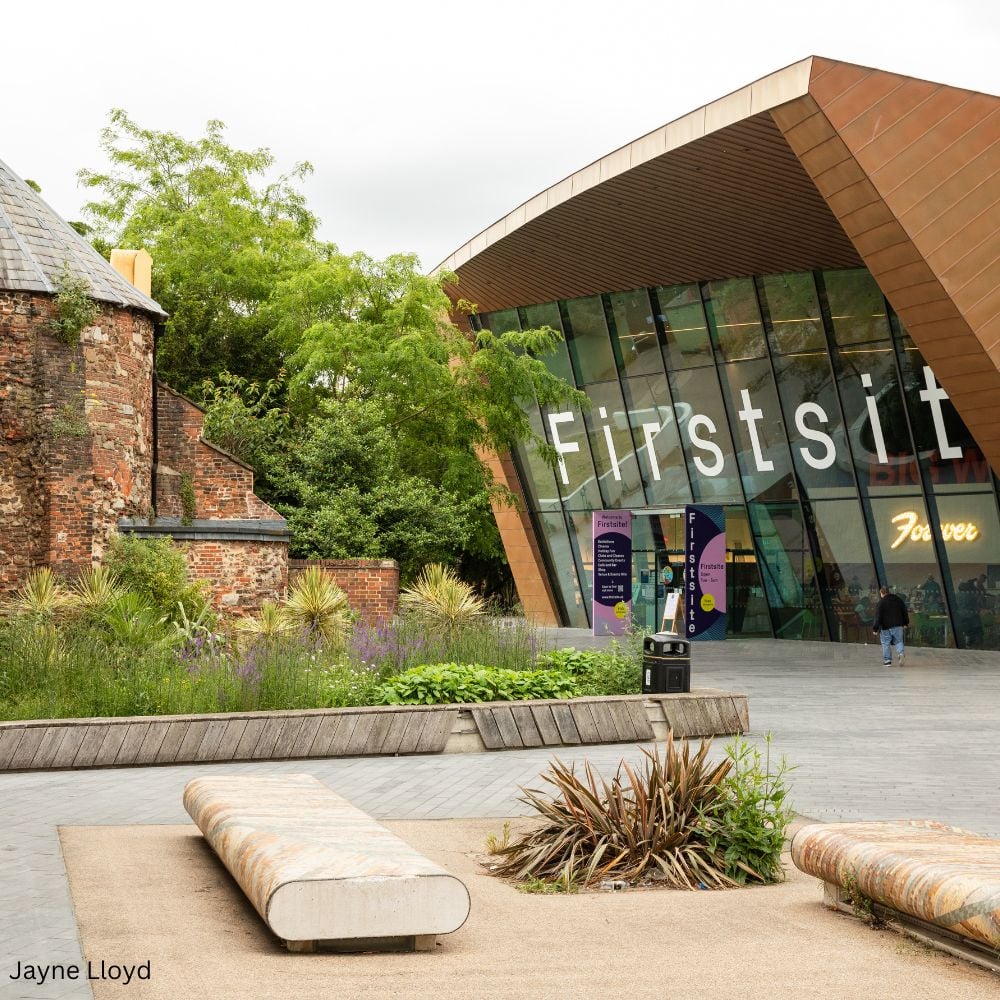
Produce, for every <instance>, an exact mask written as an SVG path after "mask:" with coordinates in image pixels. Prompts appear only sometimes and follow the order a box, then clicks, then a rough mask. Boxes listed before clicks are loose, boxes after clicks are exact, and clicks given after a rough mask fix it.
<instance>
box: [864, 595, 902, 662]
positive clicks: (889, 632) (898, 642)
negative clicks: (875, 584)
mask: <svg viewBox="0 0 1000 1000" xmlns="http://www.w3.org/2000/svg"><path fill="white" fill-rule="evenodd" d="M879 596H880V597H881V600H880V601H879V602H878V607H877V608H876V609H875V621H874V622H873V623H872V634H873V635H877V636H878V637H879V638H880V639H881V640H882V664H883V665H884V666H886V667H891V666H892V650H891V647H892V646H895V647H896V653H897V655H898V656H899V665H900V666H902V665H903V663H904V662H905V661H906V650H905V649H904V648H903V629H904V628H906V626H907V625H909V624H910V615H909V613H908V612H907V610H906V604H905V603H904V602H903V599H902V598H901V597H898V596H897V595H896V594H890V593H889V588H888V587H882V588H880V589H879Z"/></svg>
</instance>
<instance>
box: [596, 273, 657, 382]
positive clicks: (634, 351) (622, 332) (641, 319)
mask: <svg viewBox="0 0 1000 1000" xmlns="http://www.w3.org/2000/svg"><path fill="white" fill-rule="evenodd" d="M609 301H610V303H611V317H612V321H613V322H614V331H613V333H614V336H615V338H616V340H617V342H618V356H619V357H620V358H621V361H622V373H623V374H625V375H649V374H652V373H657V374H660V375H662V374H663V362H662V361H661V360H660V339H659V336H658V335H657V333H656V323H655V321H654V319H653V308H652V306H651V305H650V302H649V292H648V291H646V289H645V288H640V289H638V290H636V291H633V292H617V293H616V294H614V295H611V296H609Z"/></svg>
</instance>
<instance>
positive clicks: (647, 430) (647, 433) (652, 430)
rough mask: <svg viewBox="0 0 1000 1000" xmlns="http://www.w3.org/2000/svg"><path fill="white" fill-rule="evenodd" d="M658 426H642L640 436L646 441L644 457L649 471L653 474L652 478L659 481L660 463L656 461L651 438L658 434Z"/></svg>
mask: <svg viewBox="0 0 1000 1000" xmlns="http://www.w3.org/2000/svg"><path fill="white" fill-rule="evenodd" d="M660 430H661V428H660V425H659V424H643V425H642V436H643V437H644V438H645V441H646V457H647V458H648V459H649V469H650V471H651V472H652V473H653V478H654V479H655V480H656V481H657V482H659V481H660V463H659V462H657V461H656V450H655V449H654V448H653V438H655V437H656V435H657V434H659V433H660Z"/></svg>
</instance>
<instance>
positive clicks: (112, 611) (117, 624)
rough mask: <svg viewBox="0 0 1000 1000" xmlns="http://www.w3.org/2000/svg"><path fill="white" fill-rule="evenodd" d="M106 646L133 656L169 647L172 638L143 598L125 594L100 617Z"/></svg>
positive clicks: (161, 617)
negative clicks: (119, 648) (127, 651)
mask: <svg viewBox="0 0 1000 1000" xmlns="http://www.w3.org/2000/svg"><path fill="white" fill-rule="evenodd" d="M101 624H102V625H103V627H104V630H105V634H106V637H107V640H108V642H110V643H112V644H114V645H117V646H123V647H125V648H126V649H129V650H135V651H136V652H145V651H150V650H156V649H160V648H165V647H168V646H170V645H171V644H172V643H173V641H174V636H173V635H172V634H171V632H170V631H169V630H168V628H167V616H166V615H164V614H161V613H160V612H159V611H158V610H157V609H156V608H155V607H153V606H152V604H150V603H149V601H148V600H146V598H145V596H144V595H142V594H137V593H135V592H133V591H126V592H125V593H124V594H121V595H119V596H118V597H117V598H115V600H114V601H112V603H111V605H110V606H109V607H108V609H107V610H106V611H105V612H104V613H103V614H102V615H101Z"/></svg>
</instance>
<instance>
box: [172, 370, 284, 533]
mask: <svg viewBox="0 0 1000 1000" xmlns="http://www.w3.org/2000/svg"><path fill="white" fill-rule="evenodd" d="M204 420H205V413H204V411H203V410H202V409H201V408H200V407H198V406H196V405H195V404H194V403H193V402H191V400H190V399H187V398H186V397H184V396H182V395H180V393H177V392H174V390H173V389H171V388H170V387H169V386H166V385H164V384H163V383H162V382H158V383H157V393H156V435H157V441H158V451H159V456H158V462H157V467H156V513H157V516H159V517H184V516H186V515H187V516H189V517H192V518H250V519H253V520H257V519H261V518H263V519H271V518H277V517H280V516H281V515H280V514H278V513H277V511H275V510H273V509H272V508H271V507H269V506H268V505H267V504H266V503H264V501H263V500H261V499H259V498H258V497H257V496H255V495H254V492H253V469H251V468H250V466H248V465H245V464H244V463H243V462H241V461H240V460H239V459H238V458H236V457H235V456H233V455H229V454H227V453H226V452H224V451H223V450H222V449H221V448H217V447H216V446H215V445H213V444H212V443H211V442H209V441H206V440H204V438H202V436H201V435H202V426H203V424H204ZM185 478H186V479H187V482H188V483H189V484H190V488H191V491H192V492H193V510H188V511H185V509H184V502H183V499H182V489H183V482H184V480H185Z"/></svg>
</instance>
